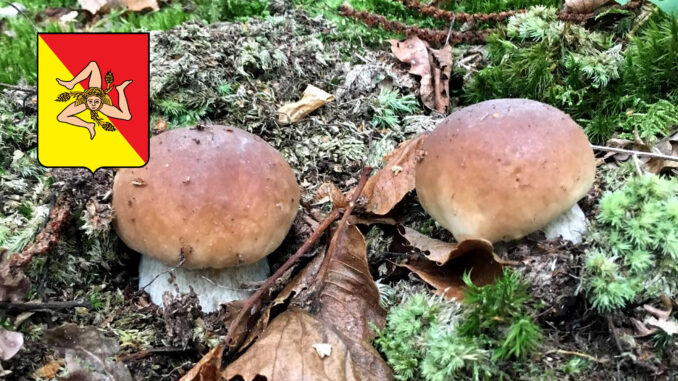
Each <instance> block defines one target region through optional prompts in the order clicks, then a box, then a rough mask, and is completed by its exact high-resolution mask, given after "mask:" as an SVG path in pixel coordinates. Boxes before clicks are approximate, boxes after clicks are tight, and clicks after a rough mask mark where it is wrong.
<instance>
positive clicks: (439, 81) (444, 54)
mask: <svg viewBox="0 0 678 381" xmlns="http://www.w3.org/2000/svg"><path fill="white" fill-rule="evenodd" d="M429 53H430V54H429V59H430V61H431V72H432V74H433V94H432V95H433V104H434V105H435V110H436V111H438V112H442V113H445V112H446V111H447V108H448V107H449V105H450V75H451V74H452V47H451V46H450V45H449V44H447V45H445V46H444V47H443V48H442V49H439V50H438V49H431V48H429ZM422 99H423V95H422ZM428 102H429V103H430V102H431V101H428ZM424 103H426V102H424Z"/></svg>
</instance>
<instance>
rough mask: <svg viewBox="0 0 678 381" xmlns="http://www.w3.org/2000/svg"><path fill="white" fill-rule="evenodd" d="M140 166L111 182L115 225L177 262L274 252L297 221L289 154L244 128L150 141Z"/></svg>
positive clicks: (189, 264) (131, 240)
mask: <svg viewBox="0 0 678 381" xmlns="http://www.w3.org/2000/svg"><path fill="white" fill-rule="evenodd" d="M150 149H151V157H150V160H149V162H148V164H147V165H146V166H145V167H143V168H126V169H120V170H119V171H118V172H117V174H116V176H115V181H114V184H113V209H114V212H115V217H116V219H115V228H116V231H117V232H118V235H119V236H120V238H121V239H122V240H123V241H124V242H125V243H126V244H127V246H129V247H130V248H132V249H134V250H136V251H137V252H139V253H142V254H144V255H147V256H150V257H152V258H155V259H157V260H159V261H161V262H163V263H165V264H166V265H170V266H175V265H177V264H178V263H179V262H180V258H181V256H182V255H183V257H185V262H184V264H183V267H186V268H207V267H209V268H217V269H219V268H224V267H231V266H237V265H241V264H247V263H253V262H256V261H257V260H259V259H261V258H263V257H265V256H266V255H268V254H270V253H271V252H272V251H273V250H275V249H276V248H277V247H278V246H279V245H280V243H281V242H282V241H283V239H284V238H285V236H286V235H287V232H288V231H289V229H290V226H291V225H292V221H293V220H294V217H295V215H296V214H297V208H298V206H299V197H300V195H299V186H298V185H297V180H296V178H295V176H294V173H293V172H292V169H291V168H290V166H289V165H288V164H287V163H286V162H285V159H283V157H282V156H281V155H280V153H279V152H278V151H276V150H275V149H274V148H273V147H271V146H270V145H269V144H268V143H266V142H265V141H264V140H262V139H261V138H259V137H257V136H255V135H252V134H250V133H248V132H246V131H243V130H240V129H237V128H231V127H225V126H210V127H205V128H204V129H189V128H182V129H176V130H171V131H168V132H165V133H163V134H160V135H158V136H155V137H153V138H152V139H151V148H150Z"/></svg>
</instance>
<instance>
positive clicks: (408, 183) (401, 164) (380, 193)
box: [362, 134, 428, 215]
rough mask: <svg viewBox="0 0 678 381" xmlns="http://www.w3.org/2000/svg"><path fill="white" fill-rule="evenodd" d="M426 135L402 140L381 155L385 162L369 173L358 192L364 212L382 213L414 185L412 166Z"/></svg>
mask: <svg viewBox="0 0 678 381" xmlns="http://www.w3.org/2000/svg"><path fill="white" fill-rule="evenodd" d="M426 136H428V135H426V134H424V135H420V136H418V137H416V138H414V139H410V140H407V141H404V142H402V143H400V145H399V146H398V148H396V149H395V150H393V151H392V152H391V153H389V154H388V155H386V156H385V157H384V159H383V160H384V161H385V162H386V165H384V167H383V168H382V169H380V170H379V171H378V172H377V173H375V174H374V176H372V177H370V179H369V180H368V181H367V184H365V189H364V190H363V193H362V197H363V198H364V199H365V200H366V203H365V210H366V211H367V212H369V213H373V214H378V215H384V214H386V213H388V212H390V211H391V209H393V207H394V206H395V205H396V204H397V203H398V202H400V200H402V199H403V197H405V195H406V194H407V193H408V192H409V191H411V190H412V189H414V174H415V168H416V166H417V162H418V161H419V160H421V157H422V156H421V155H422V150H421V148H422V145H423V144H424V139H425V138H426Z"/></svg>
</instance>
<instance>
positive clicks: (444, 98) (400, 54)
mask: <svg viewBox="0 0 678 381" xmlns="http://www.w3.org/2000/svg"><path fill="white" fill-rule="evenodd" d="M389 42H390V43H391V52H393V55H395V56H396V58H397V59H398V60H399V61H401V62H404V63H406V64H408V65H410V69H409V71H408V73H410V74H413V75H417V76H419V77H421V80H420V84H419V96H420V97H421V101H422V102H423V103H424V105H425V106H426V107H428V108H429V109H431V110H436V111H438V112H443V113H444V112H445V111H446V110H447V107H448V106H449V105H450V98H449V79H450V74H451V72H452V48H451V46H450V45H449V44H448V45H445V47H443V48H442V49H439V50H438V49H432V48H430V47H429V45H428V43H427V42H425V41H423V40H421V39H420V38H419V37H417V36H416V35H413V36H411V37H409V38H408V39H407V40H405V41H398V40H389Z"/></svg>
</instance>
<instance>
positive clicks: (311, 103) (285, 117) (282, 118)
mask: <svg viewBox="0 0 678 381" xmlns="http://www.w3.org/2000/svg"><path fill="white" fill-rule="evenodd" d="M333 100H334V95H332V94H329V93H326V92H325V91H323V90H321V89H319V88H317V87H315V86H313V85H308V86H307V87H306V90H304V95H303V97H302V98H301V99H300V100H299V101H297V102H294V103H287V104H285V105H283V106H282V107H280V108H279V109H278V123H280V124H290V123H296V122H298V121H300V120H301V119H303V118H304V117H305V116H306V115H308V114H310V113H312V112H313V111H315V110H316V109H317V108H319V107H320V106H322V105H324V104H325V103H327V102H331V101H333Z"/></svg>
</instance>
